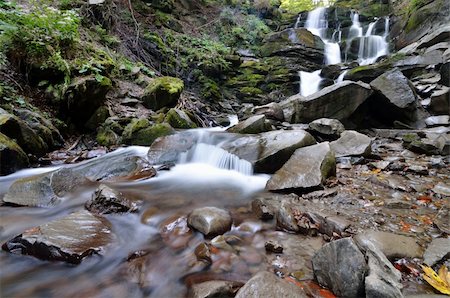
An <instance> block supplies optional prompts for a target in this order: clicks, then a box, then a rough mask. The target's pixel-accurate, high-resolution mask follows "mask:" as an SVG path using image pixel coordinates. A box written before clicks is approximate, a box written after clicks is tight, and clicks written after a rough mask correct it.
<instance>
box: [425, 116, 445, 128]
mask: <svg viewBox="0 0 450 298" xmlns="http://www.w3.org/2000/svg"><path fill="white" fill-rule="evenodd" d="M425 124H426V125H427V126H439V125H449V124H450V116H449V115H442V116H431V117H428V118H427V119H425Z"/></svg>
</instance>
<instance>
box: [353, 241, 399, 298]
mask: <svg viewBox="0 0 450 298" xmlns="http://www.w3.org/2000/svg"><path fill="white" fill-rule="evenodd" d="M360 248H361V250H362V251H363V252H364V255H365V257H366V259H367V265H368V267H369V272H368V275H367V276H366V278H365V289H366V297H373V298H375V297H392V298H394V297H403V294H402V292H401V289H402V287H403V286H402V284H401V278H402V275H401V273H400V271H398V270H397V269H395V268H394V266H393V265H392V264H391V262H389V260H388V259H387V258H386V256H385V255H384V254H383V252H381V250H380V249H379V248H377V247H376V246H375V245H373V243H370V242H366V243H364V246H361V247H360Z"/></svg>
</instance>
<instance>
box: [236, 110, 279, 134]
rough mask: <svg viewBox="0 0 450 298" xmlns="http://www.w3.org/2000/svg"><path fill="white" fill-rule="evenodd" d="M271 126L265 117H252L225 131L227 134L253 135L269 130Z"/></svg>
mask: <svg viewBox="0 0 450 298" xmlns="http://www.w3.org/2000/svg"><path fill="white" fill-rule="evenodd" d="M271 129H272V127H271V125H270V124H269V123H268V122H267V121H266V116H264V115H257V116H252V117H250V118H248V119H246V120H245V121H242V122H239V123H238V124H236V125H234V126H232V127H230V128H228V129H227V131H228V132H233V133H241V134H255V133H260V132H265V131H269V130H271Z"/></svg>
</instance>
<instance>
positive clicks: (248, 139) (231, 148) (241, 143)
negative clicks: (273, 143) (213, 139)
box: [221, 135, 262, 164]
mask: <svg viewBox="0 0 450 298" xmlns="http://www.w3.org/2000/svg"><path fill="white" fill-rule="evenodd" d="M221 146H222V148H223V149H224V150H226V151H228V152H230V153H231V154H234V155H236V156H238V157H239V158H241V159H245V160H247V161H249V162H251V163H252V164H254V163H255V162H256V161H257V160H258V157H259V156H260V154H261V152H262V145H261V137H260V136H259V135H248V136H243V137H240V138H237V139H235V140H233V141H231V142H227V143H225V144H223V145H221Z"/></svg>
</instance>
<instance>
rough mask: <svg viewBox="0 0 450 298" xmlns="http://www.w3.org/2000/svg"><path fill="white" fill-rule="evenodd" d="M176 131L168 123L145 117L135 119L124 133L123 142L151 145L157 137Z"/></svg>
mask: <svg viewBox="0 0 450 298" xmlns="http://www.w3.org/2000/svg"><path fill="white" fill-rule="evenodd" d="M173 133H175V130H174V129H173V128H172V127H171V126H170V125H169V124H167V123H161V124H154V125H152V124H151V123H150V121H148V120H147V119H145V118H141V119H133V120H131V122H130V123H129V124H128V125H127V126H126V127H125V129H124V131H123V133H122V142H123V143H125V144H128V145H142V146H150V145H151V144H152V143H153V142H154V141H155V140H156V139H157V138H159V137H161V136H166V135H170V134H173Z"/></svg>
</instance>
